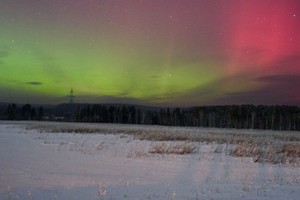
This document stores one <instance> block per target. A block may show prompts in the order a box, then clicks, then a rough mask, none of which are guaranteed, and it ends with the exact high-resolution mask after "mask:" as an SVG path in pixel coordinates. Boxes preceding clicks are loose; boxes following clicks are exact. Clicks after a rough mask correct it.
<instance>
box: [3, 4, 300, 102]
mask: <svg viewBox="0 0 300 200" xmlns="http://www.w3.org/2000/svg"><path fill="white" fill-rule="evenodd" d="M299 37H300V1H299V0H249V1H248V0H26V1H25V0H1V1H0V102H15V103H39V104H58V103H64V102H68V101H69V100H68V95H69V92H70V90H71V88H73V90H74V95H75V96H76V97H75V102H77V103H83V102H87V103H131V104H144V105H156V106H196V105H216V104H221V105H224V104H268V105H270V104H288V105H299V104H300V38H299Z"/></svg>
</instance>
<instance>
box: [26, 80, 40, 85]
mask: <svg viewBox="0 0 300 200" xmlns="http://www.w3.org/2000/svg"><path fill="white" fill-rule="evenodd" d="M26 84H28V85H32V86H39V85H42V84H43V83H42V82H38V81H31V82H27V83H26Z"/></svg>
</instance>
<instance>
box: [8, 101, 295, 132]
mask: <svg viewBox="0 0 300 200" xmlns="http://www.w3.org/2000/svg"><path fill="white" fill-rule="evenodd" d="M51 117H52V118H51ZM5 119H7V120H63V121H75V122H92V123H122V124H148V125H167V126H195V127H216V128H239V129H270V130H300V107H298V106H264V105H258V106H255V105H225V106H199V107H190V108H150V107H149V108H148V107H141V106H134V105H101V104H95V105H89V104H87V105H80V104H78V105H73V106H71V107H70V106H69V107H68V109H65V110H60V111H59V112H55V108H54V109H53V110H52V111H51V112H50V111H47V112H45V111H44V109H43V107H39V108H35V107H33V106H31V105H29V104H26V105H23V106H22V107H20V108H17V106H16V105H15V104H9V105H8V108H7V111H6V117H5Z"/></svg>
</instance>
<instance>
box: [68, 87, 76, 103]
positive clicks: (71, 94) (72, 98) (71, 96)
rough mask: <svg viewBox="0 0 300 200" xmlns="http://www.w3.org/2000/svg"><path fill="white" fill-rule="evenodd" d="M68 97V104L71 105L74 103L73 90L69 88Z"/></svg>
mask: <svg viewBox="0 0 300 200" xmlns="http://www.w3.org/2000/svg"><path fill="white" fill-rule="evenodd" d="M69 97H70V104H73V103H74V98H75V96H74V90H73V88H71V91H70V96H69Z"/></svg>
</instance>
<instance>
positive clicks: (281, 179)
mask: <svg viewBox="0 0 300 200" xmlns="http://www.w3.org/2000/svg"><path fill="white" fill-rule="evenodd" d="M28 124H29V125H32V124H34V125H36V126H39V125H40V124H41V123H40V122H0V159H1V160H0V199H5V200H6V199H28V200H29V199H45V200H48V199H49V200H50V199H195V200H197V199H280V200H282V199H299V196H300V189H299V188H300V170H299V168H298V167H295V166H289V165H282V164H276V165H274V164H267V163H264V164H260V163H255V162H253V159H251V158H247V157H244V158H240V157H232V156H230V155H229V153H228V151H230V149H231V148H232V146H231V145H227V144H222V145H220V144H208V143H202V142H186V141H148V140H139V139H137V138H135V137H134V136H132V135H128V134H122V133H120V132H122V131H119V133H118V134H113V133H111V132H109V133H107V134H105V133H101V134H83V133H61V132H55V133H54V132H53V131H51V130H48V129H45V130H46V131H45V130H44V131H41V130H40V129H36V128H34V129H29V128H28ZM45 124H46V125H47V123H46V122H43V123H42V125H45ZM67 125H69V126H73V125H70V124H66V126H67ZM51 126H62V124H59V123H57V124H56V123H52V124H51ZM74 126H82V127H89V126H90V125H89V124H79V125H78V124H76V125H74ZM93 126H98V127H100V128H101V126H111V127H112V128H111V129H112V130H118V129H120V130H122V125H115V124H112V125H101V124H97V125H93ZM128 127H130V128H131V129H136V127H135V126H134V125H130V126H128ZM106 128H107V127H106ZM139 128H141V127H139ZM142 128H143V127H142ZM147 128H148V129H149V128H151V127H149V126H147V127H145V129H147ZM155 129H160V127H155ZM183 129H184V128H179V129H176V130H183ZM163 131H164V132H165V131H167V128H163ZM186 144H188V145H191V146H193V147H195V152H194V153H192V154H183V155H181V154H156V153H150V149H151V148H153V147H155V146H160V145H166V146H168V147H173V146H176V145H177V146H178V145H186Z"/></svg>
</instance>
